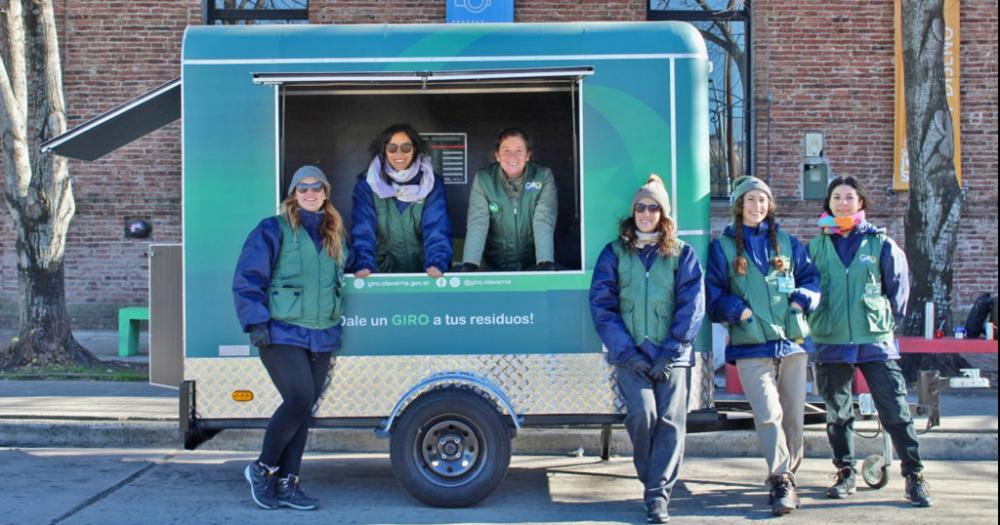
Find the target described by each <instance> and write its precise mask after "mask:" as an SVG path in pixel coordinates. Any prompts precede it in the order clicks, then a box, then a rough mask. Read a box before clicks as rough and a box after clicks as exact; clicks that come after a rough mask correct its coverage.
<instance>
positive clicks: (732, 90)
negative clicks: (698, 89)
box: [646, 0, 753, 199]
mask: <svg viewBox="0 0 1000 525" xmlns="http://www.w3.org/2000/svg"><path fill="white" fill-rule="evenodd" d="M646 18H647V20H680V21H685V22H690V23H691V24H692V25H694V26H695V27H696V28H698V30H699V31H700V32H701V35H702V37H703V38H704V39H705V43H706V47H707V48H708V58H709V60H710V61H711V62H712V65H713V68H712V73H711V74H710V75H709V80H708V89H709V93H708V108H709V133H710V134H711V137H710V142H709V144H710V157H711V196H712V198H713V199H725V198H728V197H729V186H730V181H732V180H733V179H735V178H736V177H738V176H740V175H744V174H749V173H750V171H751V169H752V166H753V162H752V161H753V141H752V137H753V135H752V132H751V130H752V124H753V123H752V121H751V115H752V112H751V111H752V102H753V99H752V95H751V93H752V91H751V88H752V84H751V80H752V75H751V62H750V53H749V50H750V35H751V31H750V0H649V4H648V7H647V16H646Z"/></svg>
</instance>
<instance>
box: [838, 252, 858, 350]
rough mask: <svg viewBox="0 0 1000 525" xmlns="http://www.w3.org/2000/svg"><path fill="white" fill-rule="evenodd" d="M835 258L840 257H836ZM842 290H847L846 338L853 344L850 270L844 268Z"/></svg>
mask: <svg viewBox="0 0 1000 525" xmlns="http://www.w3.org/2000/svg"><path fill="white" fill-rule="evenodd" d="M837 257H840V256H839V255H837ZM844 289H845V290H847V337H848V339H850V340H851V344H852V345H853V344H854V327H853V326H851V306H852V305H851V268H850V267H847V268H844Z"/></svg>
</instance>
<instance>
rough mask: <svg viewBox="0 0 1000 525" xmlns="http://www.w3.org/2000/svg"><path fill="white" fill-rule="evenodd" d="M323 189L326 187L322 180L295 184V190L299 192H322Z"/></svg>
mask: <svg viewBox="0 0 1000 525" xmlns="http://www.w3.org/2000/svg"><path fill="white" fill-rule="evenodd" d="M323 189H324V188H323V183H322V182H300V183H298V184H296V185H295V191H297V192H299V193H305V192H307V191H311V192H313V193H322V192H323Z"/></svg>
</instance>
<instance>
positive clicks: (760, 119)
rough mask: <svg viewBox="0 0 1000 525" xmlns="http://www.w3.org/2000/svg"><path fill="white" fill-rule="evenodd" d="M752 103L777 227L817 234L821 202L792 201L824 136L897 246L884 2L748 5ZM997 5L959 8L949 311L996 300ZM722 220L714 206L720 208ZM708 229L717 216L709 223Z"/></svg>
mask: <svg viewBox="0 0 1000 525" xmlns="http://www.w3.org/2000/svg"><path fill="white" fill-rule="evenodd" d="M754 7H755V11H754V13H753V24H754V35H753V38H754V68H753V71H754V75H755V77H754V80H755V84H754V99H755V102H756V108H757V121H756V130H755V133H756V138H757V140H756V146H757V163H756V172H757V174H758V175H760V176H762V177H765V178H768V179H769V180H770V184H771V186H772V188H773V189H774V192H775V198H776V200H778V201H779V205H780V211H779V214H780V216H781V217H784V220H783V222H784V223H785V224H786V226H787V227H788V228H789V229H790V230H792V231H793V232H794V233H795V234H796V235H799V236H800V238H801V239H803V240H807V239H809V238H812V237H813V236H814V235H815V232H816V230H815V228H814V227H813V224H814V222H813V221H814V220H815V218H816V217H817V216H818V215H819V213H820V204H819V203H815V202H806V201H802V200H800V199H799V180H800V178H801V163H802V162H803V160H804V159H803V157H802V155H803V145H802V141H803V139H804V136H805V132H807V131H819V132H822V133H823V134H824V138H825V154H826V157H827V159H828V160H829V162H830V165H831V168H832V169H833V171H834V172H835V173H836V174H839V175H854V176H855V177H858V178H859V179H860V180H863V181H864V183H865V185H866V187H867V188H868V191H869V198H870V200H871V201H872V202H870V203H869V210H868V212H869V217H870V218H871V219H872V222H874V223H875V224H877V225H880V226H885V227H887V228H888V229H889V234H890V235H891V236H892V237H893V238H895V239H896V240H897V241H898V242H899V243H900V244H901V245H902V244H903V243H905V232H904V224H903V216H904V215H905V212H906V208H907V198H908V195H907V193H905V192H904V193H893V192H892V191H890V189H889V188H891V185H892V162H893V125H894V119H895V116H894V103H893V97H894V72H895V61H894V56H893V12H892V4H891V2H886V1H882V2H868V1H864V0H844V1H841V2H827V1H822V0H772V1H769V2H767V3H758V4H755V6H754ZM996 34H997V7H996V3H989V2H963V4H962V12H961V75H962V78H961V98H962V124H961V126H962V143H963V146H962V147H963V164H962V165H963V183H964V184H965V186H966V187H967V189H968V193H967V195H968V197H967V201H966V205H965V206H964V208H963V212H962V226H961V234H960V235H959V239H958V246H959V247H958V250H957V253H956V257H955V281H954V290H955V294H954V302H953V304H954V306H955V307H956V309H958V310H961V309H963V308H967V307H968V306H969V305H971V303H972V301H973V300H974V299H975V296H976V295H978V294H979V293H983V292H991V293H993V294H996V293H997V235H996V231H997V204H996V201H997V59H996V57H997V36H996ZM718 211H719V212H721V213H724V210H718ZM713 216H714V217H715V220H714V221H713V222H714V223H716V224H720V225H721V224H722V223H724V222H725V219H724V218H723V217H722V215H721V214H720V213H715V214H714V215H713Z"/></svg>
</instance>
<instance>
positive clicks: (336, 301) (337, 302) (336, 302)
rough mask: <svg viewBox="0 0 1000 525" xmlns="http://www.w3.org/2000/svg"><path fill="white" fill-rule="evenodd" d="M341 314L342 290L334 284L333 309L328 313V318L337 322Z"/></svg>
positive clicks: (342, 313) (342, 306) (342, 309)
mask: <svg viewBox="0 0 1000 525" xmlns="http://www.w3.org/2000/svg"><path fill="white" fill-rule="evenodd" d="M342 315H344V291H343V290H342V289H341V288H340V287H339V286H336V287H334V288H333V311H332V312H331V313H330V319H333V320H334V321H338V322H339V321H340V317H341V316H342Z"/></svg>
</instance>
